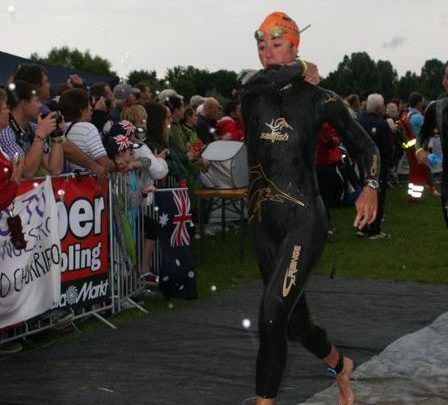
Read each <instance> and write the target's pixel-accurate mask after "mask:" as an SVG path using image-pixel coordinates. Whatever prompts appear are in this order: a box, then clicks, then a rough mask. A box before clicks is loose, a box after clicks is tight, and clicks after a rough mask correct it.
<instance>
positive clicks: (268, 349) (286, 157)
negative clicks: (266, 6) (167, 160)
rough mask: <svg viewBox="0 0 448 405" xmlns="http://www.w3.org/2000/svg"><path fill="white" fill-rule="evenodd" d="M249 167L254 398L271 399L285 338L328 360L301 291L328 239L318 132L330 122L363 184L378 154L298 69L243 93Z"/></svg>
mask: <svg viewBox="0 0 448 405" xmlns="http://www.w3.org/2000/svg"><path fill="white" fill-rule="evenodd" d="M242 113H243V119H244V124H245V131H246V142H247V147H248V161H249V167H250V189H249V221H250V226H251V233H252V237H253V242H254V249H255V254H256V257H257V261H258V265H259V267H260V270H261V273H262V276H263V280H264V283H265V291H264V294H263V297H262V301H261V307H260V316H259V333H260V348H259V352H258V358H257V378H256V380H257V381H256V393H257V395H258V396H261V397H264V398H274V397H276V395H277V391H278V388H279V385H280V381H281V378H282V374H283V370H284V367H285V362H286V355H287V338H290V339H294V340H298V341H300V342H301V343H302V344H303V345H304V346H305V347H306V348H307V349H308V350H309V351H310V352H312V353H313V354H315V355H316V356H318V357H319V358H321V359H323V358H325V357H326V356H327V355H328V354H329V353H330V350H331V344H330V342H329V341H328V339H327V335H326V332H325V331H324V330H323V329H321V328H320V327H318V326H317V325H315V324H314V323H313V322H312V320H311V319H310V316H309V312H308V308H307V304H306V300H305V295H304V294H303V290H304V287H305V284H306V282H307V279H308V276H309V274H310V271H311V269H312V267H313V266H314V264H315V263H316V261H317V259H318V258H319V256H320V255H321V253H322V251H323V248H324V245H325V241H326V238H327V218H326V214H325V209H324V206H323V203H322V200H321V198H320V196H319V190H318V185H317V180H316V171H315V149H316V144H317V141H318V136H319V131H320V129H321V126H322V124H323V122H324V121H328V122H329V123H330V125H332V126H333V127H334V128H335V129H336V130H337V131H338V132H339V133H340V134H344V137H343V142H344V144H345V145H346V146H347V147H348V149H349V151H350V153H351V154H352V156H353V157H355V158H357V162H358V164H360V166H361V167H363V168H365V177H364V178H366V179H371V178H374V179H377V177H378V170H377V168H378V167H379V154H378V150H377V148H376V146H375V144H374V143H373V141H372V140H371V139H370V137H369V136H368V135H367V134H366V133H365V132H364V130H363V129H362V128H361V127H360V125H359V124H358V123H357V122H356V121H354V120H353V118H352V117H351V115H350V113H349V112H348V110H347V108H346V107H345V105H344V103H343V102H342V101H341V99H340V98H339V97H338V96H336V95H335V94H334V93H332V92H330V91H327V90H324V89H322V88H320V87H316V86H313V85H311V84H309V83H307V82H305V81H304V80H303V78H302V77H301V76H300V68H298V67H297V65H296V64H291V65H283V66H277V67H272V68H269V69H267V70H261V71H259V72H258V73H257V74H255V75H254V76H252V77H251V78H250V79H248V80H246V83H245V84H244V85H243V89H242Z"/></svg>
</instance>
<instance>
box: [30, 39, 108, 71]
mask: <svg viewBox="0 0 448 405" xmlns="http://www.w3.org/2000/svg"><path fill="white" fill-rule="evenodd" d="M30 59H31V60H32V61H34V62H36V63H48V64H51V65H56V66H63V67H66V68H70V69H79V70H85V71H87V72H91V73H96V74H99V75H104V76H111V77H117V74H116V72H114V71H113V70H112V64H111V63H110V62H109V61H108V60H107V59H103V58H101V57H99V56H92V55H91V54H90V51H89V50H87V51H84V52H81V51H79V50H77V49H70V48H69V47H68V46H63V47H62V48H52V49H51V51H50V52H49V53H48V55H47V56H46V57H41V56H39V55H38V54H37V53H32V54H31V56H30Z"/></svg>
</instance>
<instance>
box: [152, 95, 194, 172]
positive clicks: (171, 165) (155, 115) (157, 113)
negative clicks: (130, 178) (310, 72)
mask: <svg viewBox="0 0 448 405" xmlns="http://www.w3.org/2000/svg"><path fill="white" fill-rule="evenodd" d="M145 109H146V112H147V114H148V117H149V119H148V121H147V131H146V135H147V136H146V141H145V143H146V144H147V145H148V146H149V148H150V149H151V150H152V151H153V153H154V154H156V155H157V154H158V153H160V152H162V151H166V163H167V164H168V169H169V173H170V176H172V177H173V178H174V179H176V180H186V179H187V178H188V169H187V167H188V159H187V156H186V155H185V153H182V152H181V151H179V150H178V149H177V148H175V147H173V145H171V144H170V126H171V112H170V110H169V108H167V107H165V106H163V105H162V104H159V103H155V102H152V101H150V102H149V103H146V104H145Z"/></svg>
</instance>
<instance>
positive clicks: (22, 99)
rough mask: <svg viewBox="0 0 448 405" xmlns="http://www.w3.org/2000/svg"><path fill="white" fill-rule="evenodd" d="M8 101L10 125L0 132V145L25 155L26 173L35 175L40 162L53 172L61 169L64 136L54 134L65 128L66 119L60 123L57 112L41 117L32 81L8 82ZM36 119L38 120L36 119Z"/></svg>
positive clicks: (11, 152) (9, 150)
mask: <svg viewBox="0 0 448 405" xmlns="http://www.w3.org/2000/svg"><path fill="white" fill-rule="evenodd" d="M7 94H8V105H9V108H10V109H11V113H10V115H9V125H8V126H7V127H6V128H5V129H3V130H2V131H1V133H0V146H1V147H2V149H3V151H4V152H5V153H6V154H7V155H8V157H9V158H13V157H15V158H17V157H18V156H23V175H24V176H25V177H33V176H35V174H36V172H37V170H38V169H39V166H40V165H43V167H45V168H46V169H47V170H48V171H49V172H50V173H52V174H60V173H62V169H63V163H64V152H63V149H62V143H63V142H64V137H63V136H52V137H51V141H50V140H49V137H50V134H53V135H54V134H55V130H56V128H58V129H59V130H60V131H62V132H63V131H64V123H63V122H62V123H60V124H59V125H57V123H56V118H55V116H56V113H55V112H51V113H49V114H48V115H47V116H46V117H45V118H42V117H40V115H39V109H40V106H41V103H40V101H39V98H38V96H37V90H36V89H35V87H34V86H33V85H31V84H30V83H28V82H24V81H21V80H18V81H16V82H15V83H11V84H10V85H9V86H8V90H7ZM35 120H37V124H35V123H34V122H33V121H35Z"/></svg>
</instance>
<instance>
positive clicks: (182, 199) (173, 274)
mask: <svg viewBox="0 0 448 405" xmlns="http://www.w3.org/2000/svg"><path fill="white" fill-rule="evenodd" d="M154 203H155V207H156V208H157V211H158V213H159V236H158V239H159V243H160V248H161V253H162V254H161V256H162V260H161V266H160V272H159V280H160V281H159V284H160V290H161V292H162V293H163V295H164V296H165V297H166V298H171V297H174V298H183V299H194V298H196V297H197V291H196V271H195V269H194V266H193V257H192V252H191V247H190V235H191V228H192V227H193V221H192V217H191V213H190V198H189V196H188V189H186V188H179V189H161V190H158V191H156V193H155V197H154Z"/></svg>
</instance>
